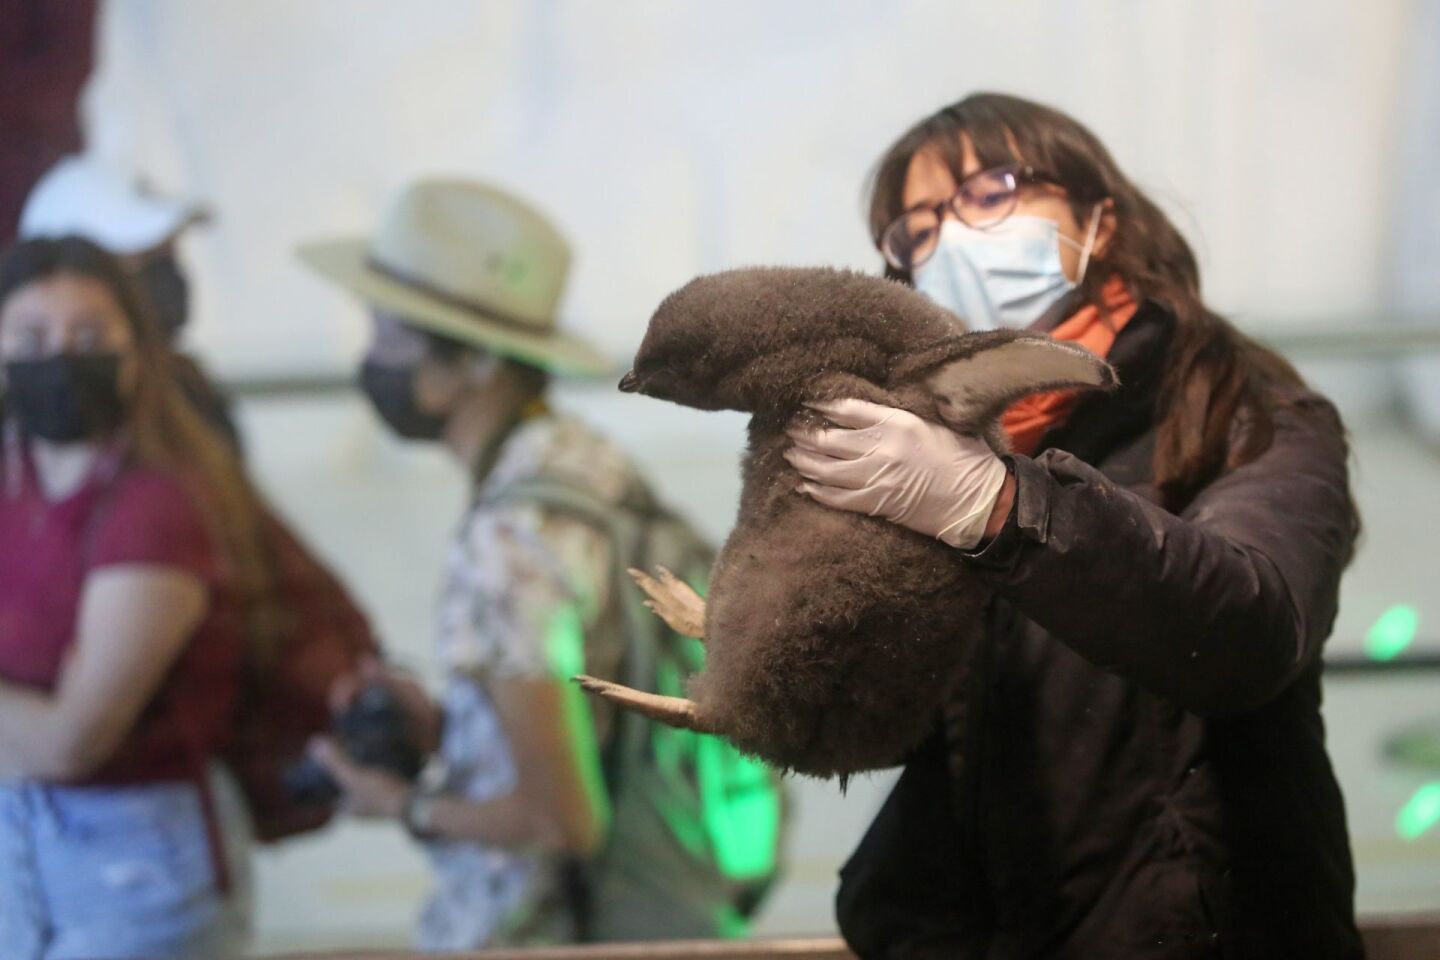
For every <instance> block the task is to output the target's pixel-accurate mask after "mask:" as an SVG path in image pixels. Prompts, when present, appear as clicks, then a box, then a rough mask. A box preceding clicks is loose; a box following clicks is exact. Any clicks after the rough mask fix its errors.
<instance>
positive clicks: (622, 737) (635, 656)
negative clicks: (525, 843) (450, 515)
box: [483, 475, 665, 798]
mask: <svg viewBox="0 0 1440 960" xmlns="http://www.w3.org/2000/svg"><path fill="white" fill-rule="evenodd" d="M483 502H484V503H486V504H523V503H529V504H534V505H536V506H538V507H540V508H542V509H545V510H550V511H553V512H555V513H561V514H565V515H567V516H571V517H574V518H575V519H577V520H579V521H581V522H582V523H585V524H587V525H589V526H590V527H592V528H594V529H595V530H597V531H598V532H600V533H601V534H602V535H604V536H605V537H606V539H608V540H609V541H610V544H611V547H612V549H613V555H612V556H611V562H610V568H611V569H610V581H611V589H612V591H613V593H614V602H615V603H617V604H619V605H620V611H621V617H622V623H623V625H624V630H625V649H624V653H623V656H622V659H621V664H622V673H623V682H624V683H625V685H626V686H630V687H634V688H636V689H640V690H643V689H647V688H648V687H649V686H650V685H651V683H652V682H653V681H654V675H655V671H656V660H655V644H654V643H647V642H644V641H646V640H654V641H657V642H658V641H663V639H664V634H663V632H662V631H663V630H664V629H665V626H664V624H663V623H661V622H660V620H659V618H657V617H655V616H654V615H652V614H651V613H650V611H649V610H647V609H646V608H645V605H644V603H643V601H642V600H641V599H640V592H639V590H637V589H635V588H634V587H633V585H632V584H631V583H630V579H629V577H628V575H627V574H626V572H625V571H626V570H627V569H629V568H630V567H634V566H643V564H644V562H645V552H646V538H647V533H648V530H649V526H650V523H651V522H652V521H653V520H654V519H655V518H656V517H658V516H660V511H659V509H658V508H657V507H656V505H655V501H654V499H653V498H652V497H651V496H650V495H649V493H648V491H644V490H640V491H639V495H638V496H635V497H632V498H631V499H630V500H629V501H626V502H623V503H621V504H618V505H617V504H612V503H607V502H605V501H603V500H601V499H600V498H599V497H597V496H595V495H594V494H592V493H590V492H589V491H588V490H586V489H585V488H583V487H581V486H580V485H579V484H578V483H575V482H573V481H570V480H565V479H560V478H556V477H548V476H543V475H542V476H536V477H531V478H527V479H524V480H519V481H516V482H514V483H512V484H510V485H509V486H507V487H505V488H504V489H502V490H500V491H498V492H497V493H495V494H492V495H490V496H487V497H486V498H485V499H484V501H483ZM649 749H650V739H649V735H648V728H647V725H646V720H645V718H644V717H641V716H640V715H638V714H633V713H631V712H630V711H628V710H621V711H617V714H616V718H615V741H614V743H613V744H612V745H611V751H610V752H609V756H608V757H607V758H606V759H607V762H606V763H604V767H605V774H606V780H607V781H608V786H609V788H610V796H611V797H612V798H613V797H615V796H618V794H619V789H620V784H621V781H622V779H623V776H622V774H623V771H625V770H628V769H631V768H632V767H633V766H634V765H636V764H639V763H643V762H644V759H645V756H646V754H647V753H648V752H649Z"/></svg>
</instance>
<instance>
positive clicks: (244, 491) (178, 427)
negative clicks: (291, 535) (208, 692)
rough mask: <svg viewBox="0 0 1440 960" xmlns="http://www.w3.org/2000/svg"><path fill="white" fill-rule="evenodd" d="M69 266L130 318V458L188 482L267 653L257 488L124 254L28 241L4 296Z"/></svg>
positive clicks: (1, 266) (79, 242)
mask: <svg viewBox="0 0 1440 960" xmlns="http://www.w3.org/2000/svg"><path fill="white" fill-rule="evenodd" d="M67 273H68V274H75V275H78V276H83V277H89V278H91V279H94V280H98V281H99V282H100V283H102V284H104V285H105V288H106V289H107V290H108V291H109V292H110V295H111V296H112V297H113V298H114V299H115V302H116V304H117V305H118V306H119V307H120V310H121V313H123V314H124V316H125V320H126V322H127V323H128V324H129V328H130V333H131V339H132V344H133V350H134V355H135V366H136V372H137V374H138V375H137V376H136V377H135V380H134V383H133V390H132V392H131V393H130V394H129V396H128V397H126V399H125V410H124V413H123V417H122V421H121V427H120V429H121V430H122V431H123V432H124V435H125V439H126V445H125V456H126V459H127V462H130V463H135V464H145V465H147V466H156V467H161V468H164V469H166V470H170V471H173V472H174V473H176V474H177V475H178V476H180V477H181V478H182V479H183V480H184V481H185V482H186V483H187V485H189V487H190V489H191V490H192V492H193V494H194V496H195V500H196V503H197V505H198V506H199V508H200V510H201V511H202V516H203V517H204V519H205V522H206V526H207V528H208V529H209V531H210V534H211V536H212V537H213V538H214V540H215V543H216V545H217V547H218V553H219V555H220V560H221V564H222V566H221V574H222V576H223V577H224V581H225V585H226V587H227V588H228V589H229V590H230V591H231V592H232V595H233V596H235V597H236V598H237V599H238V600H239V601H240V602H241V603H242V604H243V606H244V609H245V610H246V618H247V623H248V626H249V630H248V632H249V634H250V636H251V643H252V646H253V647H254V648H255V650H254V652H256V653H258V654H264V653H267V652H268V651H267V650H266V649H265V644H266V641H267V640H268V638H269V637H270V636H271V631H270V630H268V629H266V627H267V625H268V617H269V615H270V610H269V607H270V601H271V591H270V576H269V572H268V569H269V568H268V563H267V558H266V556H265V550H264V545H263V539H262V533H261V529H262V527H261V523H262V521H261V506H260V501H259V497H258V495H257V494H256V492H255V490H254V488H253V487H252V486H251V485H250V482H249V480H248V479H247V478H246V476H245V472H244V469H243V468H242V467H241V465H240V463H239V460H238V458H237V457H236V455H235V453H234V451H233V450H232V449H231V447H230V445H229V444H228V443H227V442H225V441H224V440H222V439H221V438H220V437H219V435H218V434H216V432H215V430H214V428H213V427H211V426H210V425H209V424H207V423H206V422H205V420H204V419H203V418H202V417H201V416H200V414H199V413H198V412H196V410H195V408H194V406H193V404H192V403H191V402H190V400H189V399H187V398H186V396H185V395H184V393H183V392H182V391H181V389H180V387H179V385H178V383H177V382H176V380H175V377H174V374H173V373H172V369H173V361H172V355H171V353H170V349H169V346H168V345H167V344H166V342H165V340H164V337H163V336H162V335H161V332H160V328H159V326H158V325H157V324H156V322H155V321H154V320H153V319H152V318H151V316H150V314H149V313H148V312H147V311H146V310H145V308H144V306H143V304H144V302H145V301H144V300H143V299H142V298H141V295H140V293H139V292H138V291H137V289H136V288H135V286H134V285H133V283H132V282H131V280H130V277H129V275H128V274H127V273H126V272H125V269H124V267H123V266H122V265H121V263H120V261H119V260H118V259H116V258H115V257H114V256H113V255H111V254H110V253H108V252H106V251H105V250H103V249H102V248H100V247H98V246H96V245H95V244H94V243H91V242H90V241H88V240H86V239H84V238H82V237H75V236H70V237H59V238H50V237H43V238H35V239H31V240H25V241H22V242H20V243H17V244H15V245H14V246H12V247H11V248H10V249H9V250H8V251H7V252H6V253H5V256H4V259H3V261H0V305H3V304H4V303H5V301H6V300H8V299H9V298H10V295H11V294H12V293H14V292H15V291H16V290H18V289H20V288H21V287H24V286H26V285H28V284H30V283H34V282H36V281H38V280H44V279H46V278H48V277H53V276H56V275H59V274H67Z"/></svg>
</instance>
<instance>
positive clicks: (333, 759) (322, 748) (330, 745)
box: [310, 737, 412, 820]
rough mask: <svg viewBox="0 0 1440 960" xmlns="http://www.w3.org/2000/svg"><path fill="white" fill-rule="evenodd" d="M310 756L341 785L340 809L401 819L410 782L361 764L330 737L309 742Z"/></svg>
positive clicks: (381, 817)
mask: <svg viewBox="0 0 1440 960" xmlns="http://www.w3.org/2000/svg"><path fill="white" fill-rule="evenodd" d="M310 756H311V757H313V758H314V759H315V762H316V763H318V764H320V766H322V767H324V768H325V770H326V772H327V773H329V774H330V776H331V777H333V778H334V779H335V783H336V784H337V785H338V786H339V787H340V793H341V798H340V809H342V810H344V811H345V812H346V813H348V814H350V815H351V816H356V817H368V818H372V819H373V818H380V819H387V820H399V819H400V818H401V817H403V816H404V815H405V803H406V801H407V800H408V799H409V797H410V790H411V789H412V787H411V785H410V784H409V783H408V782H406V781H405V780H403V779H401V778H400V777H397V776H395V775H394V774H393V773H389V772H387V771H384V770H377V769H375V768H374V767H362V766H360V764H358V763H356V762H355V761H354V760H352V759H350V757H349V756H348V755H347V754H346V753H345V751H344V750H343V749H341V747H340V744H338V743H336V742H335V740H334V739H333V738H331V737H316V738H315V739H314V740H312V741H311V742H310Z"/></svg>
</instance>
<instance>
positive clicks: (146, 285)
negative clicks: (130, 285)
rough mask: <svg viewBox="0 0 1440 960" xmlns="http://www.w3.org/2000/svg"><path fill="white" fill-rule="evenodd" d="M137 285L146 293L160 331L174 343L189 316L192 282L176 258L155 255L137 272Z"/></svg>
mask: <svg viewBox="0 0 1440 960" xmlns="http://www.w3.org/2000/svg"><path fill="white" fill-rule="evenodd" d="M135 282H136V283H138V284H139V285H140V289H141V290H143V291H144V293H145V299H146V301H147V302H148V303H149V306H150V309H151V311H152V312H153V313H154V315H155V320H156V322H157V323H158V324H159V325H160V331H161V333H163V334H164V335H165V339H166V340H174V339H175V337H176V335H177V334H179V332H180V328H181V327H183V326H184V325H185V320H186V319H187V318H188V317H189V314H190V281H188V280H186V279H185V274H184V272H183V271H182V270H181V269H180V262H179V261H178V260H177V259H176V258H175V257H173V256H154V257H150V258H149V259H147V260H146V261H145V262H144V264H142V265H141V267H140V268H139V269H138V270H136V271H135Z"/></svg>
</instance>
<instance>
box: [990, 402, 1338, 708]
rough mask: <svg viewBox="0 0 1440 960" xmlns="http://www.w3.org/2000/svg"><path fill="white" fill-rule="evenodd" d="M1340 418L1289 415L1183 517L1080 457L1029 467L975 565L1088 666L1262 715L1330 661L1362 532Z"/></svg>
mask: <svg viewBox="0 0 1440 960" xmlns="http://www.w3.org/2000/svg"><path fill="white" fill-rule="evenodd" d="M1302 404H1305V405H1310V406H1311V407H1312V409H1314V408H1316V407H1319V408H1320V413H1322V414H1323V413H1325V412H1333V411H1329V408H1328V405H1327V404H1325V403H1324V401H1322V400H1318V399H1310V400H1306V401H1302ZM1336 424H1338V418H1332V417H1327V416H1323V415H1320V416H1316V415H1307V412H1306V411H1305V410H1303V409H1301V408H1300V406H1291V407H1287V408H1283V409H1282V410H1280V411H1278V412H1277V414H1276V422H1275V437H1274V442H1273V443H1272V445H1271V446H1270V448H1269V449H1268V450H1266V451H1265V452H1264V453H1263V454H1261V455H1260V457H1259V458H1257V459H1255V460H1253V461H1251V462H1250V463H1247V464H1244V465H1243V466H1240V467H1237V468H1235V469H1233V470H1230V471H1229V472H1227V473H1225V474H1223V475H1222V476H1221V477H1219V478H1218V479H1216V480H1215V481H1214V482H1213V483H1212V484H1211V485H1210V486H1208V487H1206V488H1205V489H1204V490H1202V491H1201V492H1200V494H1199V495H1198V496H1197V497H1196V498H1195V500H1194V501H1193V502H1192V503H1191V504H1190V506H1189V507H1188V508H1186V510H1185V511H1184V513H1183V514H1182V515H1180V516H1176V515H1174V514H1171V513H1169V512H1167V511H1166V510H1164V509H1162V508H1161V507H1159V506H1157V505H1155V504H1153V503H1151V502H1150V501H1148V500H1146V499H1144V498H1143V497H1141V496H1138V495H1136V494H1134V493H1131V492H1129V491H1126V490H1123V489H1121V488H1119V487H1117V486H1115V485H1114V484H1112V483H1111V482H1110V481H1108V480H1107V479H1106V478H1105V476H1104V475H1103V474H1101V473H1100V471H1098V470H1096V469H1094V468H1093V467H1090V466H1088V465H1087V464H1085V463H1083V462H1082V461H1080V460H1078V459H1077V458H1075V457H1073V456H1071V455H1070V454H1068V453H1064V452H1061V451H1057V450H1051V451H1047V452H1046V453H1044V454H1042V455H1041V456H1040V457H1039V458H1038V459H1034V460H1031V459H1029V458H1026V457H1019V456H1017V457H1014V458H1013V468H1014V470H1015V475H1016V481H1017V487H1016V505H1015V508H1014V510H1013V512H1012V514H1011V517H1010V520H1009V521H1008V522H1007V525H1006V529H1005V530H1004V532H1002V533H1001V534H1000V535H999V536H997V537H996V539H995V540H994V541H993V542H992V543H991V544H990V545H989V546H988V547H987V548H986V549H984V550H983V551H981V552H979V553H976V554H970V555H969V556H970V558H971V560H972V561H973V562H974V563H975V565H977V566H978V567H979V568H981V570H982V571H983V572H982V576H983V577H984V579H986V580H987V581H988V582H989V583H990V584H991V585H992V586H993V587H994V588H995V589H996V591H997V594H998V595H999V596H1001V597H1003V598H1005V599H1007V600H1009V601H1010V602H1011V603H1013V604H1014V605H1015V607H1016V608H1017V609H1018V610H1019V611H1020V612H1021V613H1023V614H1024V615H1026V616H1027V617H1029V618H1030V619H1031V620H1033V621H1035V622H1036V623H1037V624H1039V625H1040V626H1041V627H1044V628H1045V629H1046V630H1048V631H1049V632H1050V633H1051V634H1053V635H1054V636H1055V637H1056V638H1057V639H1059V640H1061V641H1063V642H1065V643H1067V644H1069V645H1070V646H1071V647H1072V648H1073V649H1075V650H1076V651H1077V652H1078V653H1079V654H1080V655H1081V656H1083V657H1085V658H1086V659H1088V660H1090V661H1092V662H1094V663H1096V664H1098V665H1100V666H1102V667H1105V668H1107V669H1110V670H1113V671H1114V672H1115V673H1118V674H1120V675H1121V676H1124V677H1127V678H1129V679H1131V680H1133V681H1134V682H1136V683H1138V684H1139V685H1141V686H1142V687H1145V688H1146V689H1148V690H1150V691H1152V692H1154V693H1157V694H1159V695H1161V696H1164V697H1166V698H1168V699H1170V700H1171V701H1173V702H1175V703H1176V704H1178V705H1179V706H1181V707H1184V708H1185V709H1187V710H1191V711H1193V712H1195V713H1199V714H1208V715H1219V714H1231V713H1239V712H1244V711H1247V710H1252V709H1255V708H1257V707H1259V706H1261V705H1263V704H1264V703H1266V702H1267V701H1269V700H1270V699H1271V698H1273V697H1275V696H1277V695H1279V694H1280V693H1281V692H1282V691H1283V690H1284V689H1285V688H1286V686H1287V685H1288V684H1289V683H1290V682H1291V680H1293V679H1294V678H1295V677H1296V675H1297V674H1299V673H1300V672H1301V671H1302V670H1304V669H1305V667H1306V666H1308V665H1309V664H1310V663H1311V662H1313V661H1314V660H1315V659H1316V658H1317V657H1318V656H1319V655H1320V649H1321V646H1322V644H1323V643H1324V641H1325V638H1326V637H1327V636H1328V635H1329V633H1330V628H1331V626H1332V624H1333V622H1334V618H1335V612H1336V607H1337V601H1338V592H1339V582H1340V573H1341V571H1342V570H1343V568H1344V566H1345V564H1346V562H1347V561H1348V559H1349V556H1350V552H1351V548H1352V546H1353V543H1354V539H1355V534H1356V530H1355V524H1354V523H1353V521H1352V514H1351V509H1350V498H1349V488H1348V478H1347V471H1346V445H1345V441H1344V437H1343V434H1342V433H1341V432H1340V429H1339V428H1338V426H1336Z"/></svg>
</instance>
